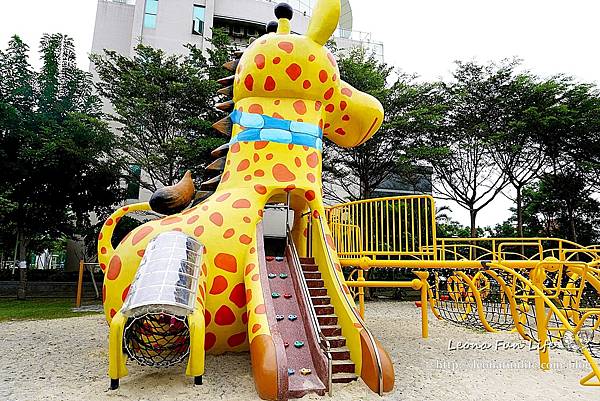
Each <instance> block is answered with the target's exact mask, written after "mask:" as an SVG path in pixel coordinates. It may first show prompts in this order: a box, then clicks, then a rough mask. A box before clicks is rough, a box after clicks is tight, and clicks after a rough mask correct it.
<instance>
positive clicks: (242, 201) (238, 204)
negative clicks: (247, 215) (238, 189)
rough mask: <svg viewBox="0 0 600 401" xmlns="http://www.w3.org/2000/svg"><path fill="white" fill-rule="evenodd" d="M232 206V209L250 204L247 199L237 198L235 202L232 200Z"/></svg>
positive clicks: (246, 207)
mask: <svg viewBox="0 0 600 401" xmlns="http://www.w3.org/2000/svg"><path fill="white" fill-rule="evenodd" d="M232 206H233V208H234V209H248V208H249V207H250V206H251V204H250V201H249V200H248V199H238V200H236V201H235V202H233V205H232Z"/></svg>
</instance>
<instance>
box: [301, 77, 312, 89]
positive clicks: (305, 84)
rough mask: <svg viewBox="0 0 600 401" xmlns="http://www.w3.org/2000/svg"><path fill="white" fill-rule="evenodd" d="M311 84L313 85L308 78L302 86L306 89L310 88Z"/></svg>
mask: <svg viewBox="0 0 600 401" xmlns="http://www.w3.org/2000/svg"><path fill="white" fill-rule="evenodd" d="M311 86H312V84H311V83H310V81H309V80H308V79H307V80H305V81H304V82H303V83H302V87H303V88H304V89H308V88H310V87H311Z"/></svg>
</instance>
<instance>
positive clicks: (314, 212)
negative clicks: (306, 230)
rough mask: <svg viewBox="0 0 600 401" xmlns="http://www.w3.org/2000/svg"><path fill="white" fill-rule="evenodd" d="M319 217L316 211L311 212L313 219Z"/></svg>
mask: <svg viewBox="0 0 600 401" xmlns="http://www.w3.org/2000/svg"><path fill="white" fill-rule="evenodd" d="M319 216H320V214H319V211H318V210H313V217H314V218H315V219H318V218H319Z"/></svg>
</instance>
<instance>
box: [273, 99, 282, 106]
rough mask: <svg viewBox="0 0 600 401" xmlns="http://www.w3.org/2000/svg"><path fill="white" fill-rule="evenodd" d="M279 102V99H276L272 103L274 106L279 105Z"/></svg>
mask: <svg viewBox="0 0 600 401" xmlns="http://www.w3.org/2000/svg"><path fill="white" fill-rule="evenodd" d="M280 103H281V100H279V99H277V100H275V101H274V102H273V104H275V106H279V104H280Z"/></svg>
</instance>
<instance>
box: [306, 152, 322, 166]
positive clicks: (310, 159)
mask: <svg viewBox="0 0 600 401" xmlns="http://www.w3.org/2000/svg"><path fill="white" fill-rule="evenodd" d="M306 163H307V164H308V165H309V166H310V167H312V168H315V167H317V165H318V164H319V155H317V152H312V153H311V154H310V155H308V156H306Z"/></svg>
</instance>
